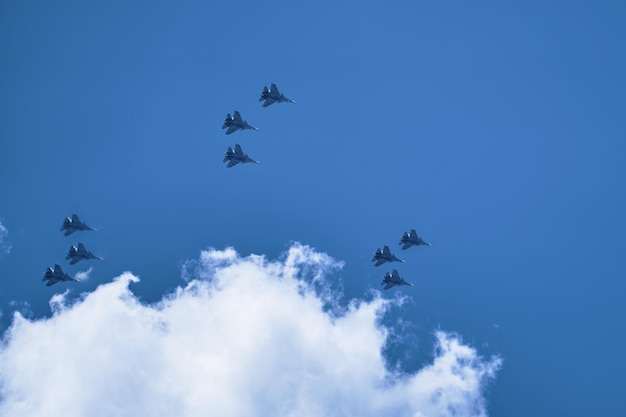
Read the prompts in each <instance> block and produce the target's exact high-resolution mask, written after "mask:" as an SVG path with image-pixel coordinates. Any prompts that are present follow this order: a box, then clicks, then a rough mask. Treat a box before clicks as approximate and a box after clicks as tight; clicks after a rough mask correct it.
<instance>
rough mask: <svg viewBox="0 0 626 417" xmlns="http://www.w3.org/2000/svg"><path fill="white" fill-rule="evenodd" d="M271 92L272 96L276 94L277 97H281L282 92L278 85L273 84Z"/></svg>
mask: <svg viewBox="0 0 626 417" xmlns="http://www.w3.org/2000/svg"><path fill="white" fill-rule="evenodd" d="M270 92H271V93H272V94H276V95H277V96H279V95H280V91H278V87H276V84H274V83H272V86H271V87H270Z"/></svg>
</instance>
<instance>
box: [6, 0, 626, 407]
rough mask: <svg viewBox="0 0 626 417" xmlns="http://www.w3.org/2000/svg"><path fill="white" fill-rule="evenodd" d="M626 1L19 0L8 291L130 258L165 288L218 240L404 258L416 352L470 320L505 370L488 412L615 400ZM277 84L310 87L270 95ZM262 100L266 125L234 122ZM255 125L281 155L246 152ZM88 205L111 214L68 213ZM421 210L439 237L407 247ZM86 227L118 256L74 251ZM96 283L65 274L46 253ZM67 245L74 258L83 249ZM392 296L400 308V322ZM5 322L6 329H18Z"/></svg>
mask: <svg viewBox="0 0 626 417" xmlns="http://www.w3.org/2000/svg"><path fill="white" fill-rule="evenodd" d="M625 17H626V6H624V5H623V4H621V3H619V2H610V1H606V2H599V3H595V4H593V5H591V4H589V3H587V2H581V1H574V2H571V1H570V2H563V1H542V2H527V3H525V4H523V5H516V4H503V3H502V2H482V3H479V4H471V5H470V4H467V3H464V2H448V3H440V2H439V3H437V2H393V3H392V4H382V3H376V2H367V3H363V2H351V1H345V2H339V3H337V2H315V3H307V4H295V3H292V2H286V1H285V2H281V1H270V2H264V3H262V4H261V3H256V2H243V3H241V2H240V3H237V4H233V3H226V2H222V3H218V2H212V3H211V4H206V2H193V1H189V2H184V3H182V4H173V3H168V2H134V3H133V4H128V2H107V3H106V4H101V3H100V2H77V1H76V2H71V1H66V2H62V3H56V4H49V3H43V2H34V1H30V2H29V1H25V2H10V3H7V2H5V3H3V4H2V6H0V53H1V55H2V56H3V57H4V59H3V65H1V66H0V112H1V113H2V115H3V117H2V119H3V122H2V123H1V124H0V141H1V142H0V190H1V191H2V195H3V197H2V199H1V200H0V221H1V224H2V226H3V228H4V229H6V232H4V231H3V230H4V229H0V238H1V239H2V244H1V246H0V248H1V249H2V251H3V253H2V255H0V274H1V276H2V286H1V287H0V310H1V311H2V317H1V320H2V328H3V329H4V330H6V329H7V328H8V327H9V326H10V325H11V322H12V319H13V315H12V313H13V311H15V310H18V311H21V312H22V314H24V315H25V316H26V317H27V318H29V319H31V320H36V319H42V318H45V317H49V316H50V314H51V311H50V306H49V303H48V302H49V300H50V298H51V297H52V296H53V295H54V294H56V293H59V292H62V291H64V290H65V288H67V287H69V288H72V289H71V290H70V293H69V294H68V296H67V297H70V298H72V297H77V296H79V295H80V293H81V292H92V291H94V290H95V289H96V287H97V286H98V285H101V284H105V283H110V282H111V281H112V280H113V278H114V277H117V276H119V275H120V274H122V273H123V272H124V271H131V272H132V273H133V274H135V275H137V276H139V277H140V281H139V282H138V283H131V284H130V289H131V291H132V292H133V294H135V295H136V296H137V297H138V299H139V300H142V301H145V302H156V301H158V300H161V298H162V297H163V295H164V294H167V293H169V292H171V291H173V290H174V289H175V288H176V287H178V286H183V285H185V281H184V280H182V279H181V269H182V267H183V265H184V264H185V262H186V261H188V260H190V259H198V257H199V256H200V253H201V251H202V250H205V249H207V248H208V247H214V248H216V249H218V250H223V249H225V248H227V247H233V248H234V249H235V250H236V251H237V252H238V253H239V254H241V256H243V257H246V256H248V255H249V254H260V255H261V254H262V255H265V256H266V257H267V259H270V260H272V259H277V258H280V256H281V254H284V253H285V252H286V251H287V250H289V248H290V247H291V244H292V242H296V241H297V242H302V243H303V244H305V245H310V246H311V247H313V248H315V249H316V250H317V251H319V252H323V253H327V254H329V255H330V256H331V257H333V258H334V259H336V260H338V261H342V262H343V263H344V266H343V268H342V269H341V270H340V271H334V272H332V274H331V275H330V276H329V279H331V280H334V282H341V283H342V285H343V290H344V297H343V300H344V301H345V302H347V301H348V300H350V299H351V298H357V299H363V298H365V299H369V298H368V297H371V295H370V293H369V291H370V289H371V288H380V287H379V285H378V284H379V282H380V279H381V278H382V276H383V275H384V273H385V272H386V271H387V270H390V269H391V268H387V267H385V266H383V267H379V268H375V267H373V266H372V264H371V262H370V259H371V254H372V252H373V251H374V250H375V249H376V248H377V247H380V246H382V245H384V244H389V245H390V246H391V247H392V250H394V251H395V252H397V254H398V255H399V256H400V257H402V258H404V259H406V260H407V263H406V264H403V265H400V266H398V269H399V270H400V272H401V273H402V274H403V276H404V277H405V278H406V279H407V280H408V281H411V282H414V283H415V284H416V286H415V287H413V288H403V289H402V290H390V291H388V292H387V293H385V294H384V296H385V297H388V298H393V297H394V296H395V295H397V294H404V295H407V296H409V299H408V300H407V301H406V303H405V304H404V305H402V306H401V307H399V308H398V309H394V310H393V320H395V319H396V318H397V317H402V318H403V319H404V320H406V321H407V323H408V324H406V326H407V330H406V332H407V335H406V337H405V338H404V340H403V341H401V342H399V346H398V347H397V349H394V350H393V351H392V352H391V353H390V357H389V358H387V359H388V360H389V361H391V362H394V361H397V360H400V361H401V364H402V366H403V367H404V369H405V370H406V371H407V372H416V371H417V370H418V369H421V368H422V367H423V366H424V364H426V363H430V362H431V361H432V357H433V354H432V352H433V345H434V342H435V338H434V336H433V334H434V332H435V331H437V330H438V329H440V330H443V331H446V332H456V333H458V335H460V336H461V337H462V339H463V340H464V341H465V342H466V343H467V344H468V345H469V346H472V347H474V348H475V349H476V350H477V352H478V354H480V355H482V356H483V357H485V358H489V357H491V355H499V357H501V358H502V359H503V364H502V367H501V369H500V370H499V371H498V372H497V373H496V375H495V378H494V379H493V380H490V382H489V384H488V386H487V388H486V391H484V395H485V396H486V399H487V410H488V412H489V414H490V415H508V416H522V415H524V416H526V415H568V416H586V415H601V414H606V415H616V414H617V413H618V410H621V408H618V407H619V404H618V401H617V400H616V398H618V394H620V393H621V390H620V388H621V385H620V379H619V378H620V375H623V374H624V373H625V372H626V364H625V362H624V360H623V355H622V353H621V346H623V345H624V341H625V340H624V330H626V329H625V327H624V321H623V317H626V314H625V313H626V307H625V306H624V303H623V295H624V293H625V290H626V285H625V284H624V276H625V274H624V272H625V269H626V268H625V260H624V259H626V258H625V257H624V254H625V253H626V251H625V249H626V244H625V243H624V242H625V241H626V240H625V239H626V223H624V222H623V213H624V212H625V211H626V195H625V193H626V191H625V188H624V181H625V179H626V168H625V165H624V163H623V159H624V155H625V154H626V145H624V137H625V136H626V135H625V133H626V122H625V121H624V120H625V119H624V117H623V116H624V109H625V108H626V106H625V103H624V96H625V93H626V82H625V80H624V75H623V74H626V59H625V54H624V39H626V33H625V32H626V29H625V28H624V25H623V21H624V18H625ZM272 82H275V83H277V84H278V86H279V88H280V89H281V91H283V92H284V93H285V94H286V95H287V96H288V97H290V98H293V99H295V100H296V101H297V104H293V105H292V104H276V105H273V106H270V107H268V108H262V107H261V103H259V102H258V97H259V93H260V91H261V89H262V87H263V86H264V85H269V84H270V83H272ZM235 109H237V110H239V111H240V112H241V114H242V116H243V117H244V118H245V119H246V120H247V121H248V122H249V123H251V124H252V125H254V126H256V127H258V128H260V129H261V130H260V131H259V132H252V131H244V132H236V133H234V134H233V135H230V136H226V135H224V131H222V130H221V129H220V127H221V124H222V121H223V118H224V116H225V115H226V113H232V111H233V110H235ZM235 143H240V144H241V145H242V146H243V148H244V151H246V152H247V153H248V154H249V155H250V156H251V157H252V158H254V159H258V160H260V161H261V162H262V164H261V165H255V166H252V165H244V166H237V167H235V168H233V169H228V170H227V169H226V168H225V164H223V163H222V158H223V153H224V151H225V150H226V148H227V147H228V146H232V145H234V144H235ZM72 212H76V213H79V214H80V215H81V217H82V218H83V219H84V220H85V221H86V222H88V223H89V224H91V225H93V226H94V227H96V228H98V229H99V230H98V232H94V233H87V232H85V233H83V234H80V235H77V234H74V235H72V236H70V237H64V236H63V235H62V233H61V232H59V230H58V229H59V227H60V224H61V222H62V220H63V218H64V217H65V216H68V215H70V214H71V213H72ZM412 227H414V228H416V229H417V231H418V233H419V234H420V235H422V236H423V237H424V238H425V239H426V240H427V241H429V242H432V244H433V246H432V247H429V248H424V247H420V248H417V249H414V250H408V251H401V250H400V248H399V247H398V246H397V241H399V239H400V236H401V235H402V233H403V232H404V231H406V230H409V229H410V228H412ZM79 239H80V241H82V242H83V243H85V245H86V246H87V247H88V248H89V249H91V250H92V251H93V252H94V253H96V254H97V255H101V256H103V257H104V258H105V260H104V261H101V262H92V261H90V262H91V263H89V264H85V265H83V264H84V263H79V264H77V265H76V266H73V267H72V266H69V264H67V263H66V261H65V260H64V257H65V254H66V252H67V250H68V248H69V246H70V245H72V244H75V243H76V242H77V241H78V240H79ZM54 263H60V264H61V265H62V266H63V267H64V269H66V270H67V271H68V272H70V273H71V274H75V273H77V272H79V271H84V270H86V269H87V268H88V267H89V266H91V267H93V270H92V272H91V274H90V277H89V279H87V280H86V281H85V282H82V283H80V284H77V285H74V286H72V285H65V284H59V285H57V286H54V287H51V288H48V287H45V286H44V285H43V283H42V282H41V276H42V275H43V272H44V270H45V268H46V267H47V266H49V265H52V264H54ZM66 267H67V268H66ZM393 320H392V321H393ZM4 330H3V331H4Z"/></svg>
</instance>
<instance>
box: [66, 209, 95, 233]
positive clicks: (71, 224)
mask: <svg viewBox="0 0 626 417" xmlns="http://www.w3.org/2000/svg"><path fill="white" fill-rule="evenodd" d="M63 230H65V236H69V235H71V234H72V233H74V232H78V231H84V230H94V231H95V230H96V229H94V228H93V227H90V226H87V224H86V223H84V222H82V221H81V220H80V219H79V218H78V214H76V213H74V214H72V217H71V218H70V217H66V218H65V220H63V225H62V226H61V231H63Z"/></svg>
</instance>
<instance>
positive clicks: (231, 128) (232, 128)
mask: <svg viewBox="0 0 626 417" xmlns="http://www.w3.org/2000/svg"><path fill="white" fill-rule="evenodd" d="M234 114H235V116H234V117H233V116H231V115H230V113H228V114H227V115H226V119H224V124H223V125H222V129H226V128H228V130H227V131H226V134H227V135H230V134H231V133H233V132H236V131H238V130H246V129H252V130H259V129H257V128H256V127H254V126H250V125H249V124H248V122H246V121H245V120H243V119H242V118H241V114H239V111H237V110H235V113H234Z"/></svg>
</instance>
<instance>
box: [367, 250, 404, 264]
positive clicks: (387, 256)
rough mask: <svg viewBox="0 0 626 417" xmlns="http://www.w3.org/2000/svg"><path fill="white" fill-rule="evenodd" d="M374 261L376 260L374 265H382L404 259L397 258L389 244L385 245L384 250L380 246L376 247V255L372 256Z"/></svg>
mask: <svg viewBox="0 0 626 417" xmlns="http://www.w3.org/2000/svg"><path fill="white" fill-rule="evenodd" d="M372 262H376V263H375V264H374V266H380V265H382V264H384V263H385V262H404V261H403V260H402V259H398V258H396V255H394V254H393V253H391V251H390V250H389V246H387V245H385V246H384V247H383V250H380V248H378V249H376V252H374V257H373V258H372Z"/></svg>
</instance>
